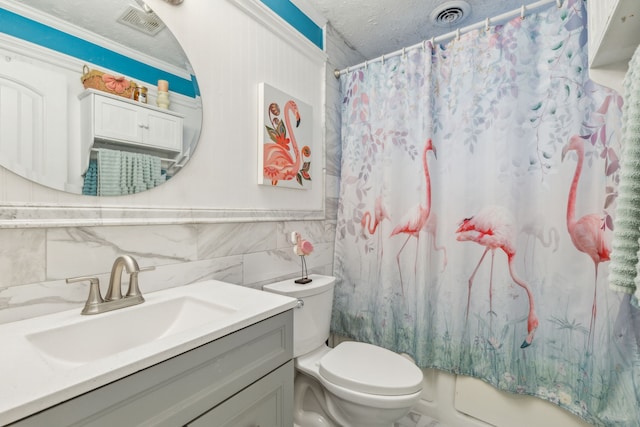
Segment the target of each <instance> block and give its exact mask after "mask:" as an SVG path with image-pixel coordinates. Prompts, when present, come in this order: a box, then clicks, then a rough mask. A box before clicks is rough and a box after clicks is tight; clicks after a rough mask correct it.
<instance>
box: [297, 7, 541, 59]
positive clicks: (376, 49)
mask: <svg viewBox="0 0 640 427" xmlns="http://www.w3.org/2000/svg"><path fill="white" fill-rule="evenodd" d="M306 1H307V3H309V4H310V5H311V6H312V7H313V8H314V9H315V10H316V11H317V12H319V13H320V14H321V15H322V16H324V17H325V18H326V19H327V20H328V21H329V22H330V23H331V25H332V26H333V28H334V29H335V30H336V31H337V32H338V33H339V34H340V35H342V37H343V38H344V39H345V41H346V42H347V43H348V44H349V45H351V46H352V47H354V48H355V49H356V50H357V51H358V52H360V53H361V54H362V55H363V56H364V57H365V58H366V59H373V58H377V57H379V56H381V55H383V54H386V53H391V52H394V51H397V50H399V49H402V48H403V47H409V46H411V45H414V44H417V43H420V42H422V41H424V40H428V39H430V38H431V37H437V36H439V35H442V34H445V33H448V32H450V31H455V30H456V28H458V27H465V26H467V25H471V24H473V23H476V22H480V21H484V20H485V19H486V18H492V17H495V16H497V15H500V14H502V13H505V12H510V11H512V10H516V9H520V7H521V6H522V5H523V4H524V5H529V4H532V3H534V2H535V0H466V2H467V3H468V4H469V6H470V9H469V14H468V15H467V16H466V17H465V18H464V19H463V20H462V21H460V23H456V24H455V25H453V26H448V27H442V26H437V25H434V24H433V23H432V22H431V18H430V16H431V12H432V11H433V10H434V9H435V8H437V7H438V6H440V5H442V4H443V3H447V2H448V0H306Z"/></svg>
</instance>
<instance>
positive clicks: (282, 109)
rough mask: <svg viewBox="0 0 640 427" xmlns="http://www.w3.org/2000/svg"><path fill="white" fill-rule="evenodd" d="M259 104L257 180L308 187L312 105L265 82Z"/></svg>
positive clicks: (267, 183)
mask: <svg viewBox="0 0 640 427" xmlns="http://www.w3.org/2000/svg"><path fill="white" fill-rule="evenodd" d="M258 104H259V105H260V113H259V114H258V117H259V126H260V128H259V131H258V135H259V140H258V184H261V185H268V186H271V187H284V188H294V189H299V190H309V189H311V182H312V180H311V174H312V170H311V155H312V153H313V151H312V146H313V144H312V142H313V134H312V125H313V121H312V112H313V109H312V108H311V106H310V105H308V104H305V103H304V102H302V101H300V100H299V99H296V98H294V97H293V96H290V95H288V94H286V93H284V92H282V91H280V90H278V89H276V88H274V87H272V86H269V85H268V84H266V83H260V87H259V102H258Z"/></svg>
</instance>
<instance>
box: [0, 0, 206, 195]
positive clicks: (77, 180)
mask: <svg viewBox="0 0 640 427" xmlns="http://www.w3.org/2000/svg"><path fill="white" fill-rule="evenodd" d="M201 127H202V103H201V99H200V92H199V89H198V84H197V80H196V78H195V75H194V72H193V70H192V68H191V65H190V63H189V60H188V58H187V56H186V54H185V52H184V51H183V49H182V48H181V47H180V44H179V43H178V41H177V40H176V38H175V37H174V36H173V34H172V33H171V32H170V30H169V29H168V28H167V27H166V25H165V24H164V23H163V22H162V21H161V20H160V19H159V18H158V16H157V15H156V14H155V13H154V12H153V10H152V9H151V8H150V7H149V6H148V5H147V4H145V3H144V2H143V1H142V0H109V1H97V0H92V1H87V0H0V166H3V167H5V168H6V169H8V170H10V171H12V172H14V173H16V174H18V175H20V176H22V177H24V178H27V179H30V180H32V181H34V182H37V183H39V184H42V185H45V186H48V187H51V188H54V189H57V190H62V191H66V192H70V193H75V194H85V195H98V196H109V195H125V194H133V193H137V192H140V191H143V190H146V189H150V188H153V187H155V186H157V185H160V184H161V183H163V182H165V181H166V180H167V179H171V178H172V177H174V176H175V175H176V174H177V173H179V172H180V170H181V169H182V167H183V166H184V165H185V163H186V161H187V160H188V159H189V158H190V157H191V156H192V154H193V152H194V150H195V148H196V145H197V143H198V139H199V136H200V129H201Z"/></svg>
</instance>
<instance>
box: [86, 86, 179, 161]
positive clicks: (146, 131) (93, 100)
mask: <svg viewBox="0 0 640 427" xmlns="http://www.w3.org/2000/svg"><path fill="white" fill-rule="evenodd" d="M80 108H81V121H82V123H81V128H82V144H83V149H82V154H83V156H84V157H83V159H82V162H83V166H84V167H85V168H86V166H87V165H88V162H89V155H90V151H91V149H92V148H94V147H96V148H98V147H104V148H114V149H121V150H125V151H135V152H142V153H147V154H153V155H159V156H161V157H168V158H175V157H176V156H177V155H178V154H180V153H181V152H182V142H183V127H184V117H183V116H182V115H181V114H178V113H176V112H173V111H170V110H164V109H160V108H156V107H154V106H152V105H148V104H143V103H141V102H136V101H133V100H130V99H126V98H123V97H120V96H115V95H111V94H108V93H105V92H101V91H97V90H93V89H88V90H86V91H84V92H83V93H82V94H81V95H80Z"/></svg>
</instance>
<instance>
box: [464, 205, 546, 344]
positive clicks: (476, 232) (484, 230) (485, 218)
mask: <svg viewBox="0 0 640 427" xmlns="http://www.w3.org/2000/svg"><path fill="white" fill-rule="evenodd" d="M456 234H457V236H456V239H457V240H458V241H472V242H476V243H478V244H479V245H482V246H484V247H485V249H484V252H483V253H482V256H481V257H480V261H478V264H477V265H476V267H475V268H474V269H473V273H471V276H470V277H469V292H468V294H467V310H466V318H467V319H468V318H469V305H470V302H471V287H472V285H473V279H474V277H475V275H476V273H477V272H478V268H479V267H480V264H482V261H483V260H484V257H485V256H486V255H487V252H489V251H491V256H492V259H491V273H490V274H491V276H490V278H489V306H490V308H489V310H490V312H491V313H493V311H492V310H493V307H492V295H493V289H492V279H493V257H494V256H495V250H496V249H502V251H503V252H504V253H505V254H506V255H507V262H508V265H509V275H510V276H511V279H512V280H513V281H514V282H515V283H516V284H517V285H518V286H520V287H521V288H523V289H524V290H525V292H526V293H527V298H528V299H529V314H528V316H527V336H526V338H525V339H524V341H523V342H522V345H521V346H520V348H526V347H529V346H530V345H531V343H532V342H533V337H534V334H535V332H536V329H537V328H538V324H539V321H538V316H537V315H536V312H535V305H534V300H533V293H532V292H531V288H530V287H529V285H528V284H527V283H526V282H525V281H524V280H522V279H521V278H520V277H518V275H517V274H516V272H515V269H514V259H515V256H516V249H515V245H514V236H515V233H514V230H513V217H512V215H511V213H510V212H509V211H508V210H507V209H505V208H504V207H501V206H489V207H485V208H484V209H481V210H480V212H478V213H477V214H476V215H475V216H473V217H471V218H466V219H464V220H463V221H462V224H460V226H459V227H458V229H457V230H456Z"/></svg>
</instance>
